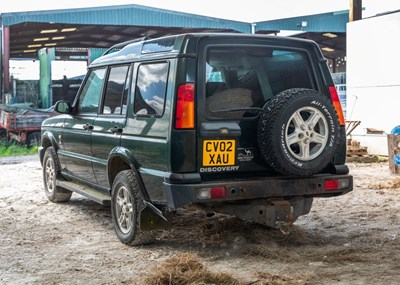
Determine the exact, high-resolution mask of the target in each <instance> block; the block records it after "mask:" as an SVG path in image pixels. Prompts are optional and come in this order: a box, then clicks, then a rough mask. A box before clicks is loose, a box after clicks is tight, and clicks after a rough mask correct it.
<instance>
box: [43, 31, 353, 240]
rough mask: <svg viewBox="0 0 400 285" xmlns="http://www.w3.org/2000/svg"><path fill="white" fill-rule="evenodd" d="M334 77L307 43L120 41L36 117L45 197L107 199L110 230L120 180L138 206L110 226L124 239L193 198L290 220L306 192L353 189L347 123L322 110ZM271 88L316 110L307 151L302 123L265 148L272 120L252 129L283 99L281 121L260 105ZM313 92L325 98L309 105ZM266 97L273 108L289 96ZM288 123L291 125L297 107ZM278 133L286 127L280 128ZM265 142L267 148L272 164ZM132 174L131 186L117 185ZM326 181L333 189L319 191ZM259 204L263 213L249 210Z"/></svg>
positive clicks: (198, 37)
mask: <svg viewBox="0 0 400 285" xmlns="http://www.w3.org/2000/svg"><path fill="white" fill-rule="evenodd" d="M264 65H265V66H268V68H264V67H263V66H264ZM266 77H268V78H269V81H268V80H265V78H266ZM267 81H268V82H267ZM223 85H224V88H225V87H226V85H230V89H229V90H230V91H226V89H224V90H219V88H221V86H223ZM332 86H334V85H333V82H332V79H331V77H330V74H329V71H328V69H327V66H326V62H325V60H324V59H323V57H322V54H321V52H320V51H319V48H318V46H317V45H316V44H315V43H313V42H311V41H305V40H294V39H285V38H278V37H268V36H255V35H238V34H185V35H178V36H169V37H164V38H160V39H152V40H142V41H138V42H132V43H130V44H126V43H125V45H124V47H115V48H114V49H111V50H110V51H109V52H108V53H107V54H105V55H104V56H102V57H100V58H99V59H97V60H96V61H95V62H93V63H92V64H91V65H90V66H89V69H88V74H87V76H86V77H85V80H84V82H83V83H82V86H81V88H80V90H79V92H78V94H77V97H76V100H75V101H74V102H73V103H70V102H65V101H61V102H58V103H57V104H56V107H55V109H56V111H58V112H60V113H61V114H60V115H58V116H54V117H51V118H49V119H47V120H45V121H44V122H43V124H42V139H41V147H40V149H39V155H40V159H41V161H42V163H43V165H44V181H45V188H46V189H47V190H46V191H47V192H46V193H47V194H48V196H49V198H50V199H51V200H54V201H55V202H62V201H66V200H68V199H69V197H70V194H68V195H69V197H67V196H68V195H67V194H66V195H65V197H64V199H63V198H60V199H57V198H54V197H55V196H54V193H53V192H54V190H55V192H56V193H57V192H60V193H61V192H63V193H64V192H66V193H68V192H70V191H74V192H78V193H80V194H83V195H85V196H87V197H89V198H91V199H93V200H95V201H97V202H99V203H103V204H109V203H111V205H112V206H113V203H115V208H116V209H117V210H115V211H117V212H116V213H117V214H115V215H117V216H116V219H117V221H116V222H115V223H116V224H115V227H116V228H118V227H119V226H120V228H121V224H118V217H120V216H118V215H119V214H118V213H120V212H118V211H119V210H121V209H122V210H121V211H122V212H123V213H125V212H124V211H125V210H127V209H128V208H124V207H122V206H121V205H122V204H118V202H117V199H118V195H117V194H115V199H114V198H113V197H114V196H113V191H114V192H115V191H117V190H116V189H117V188H118V187H119V186H118V185H122V186H121V187H122V188H121V189H125V188H132V189H133V190H132V191H131V190H129V191H130V192H129V191H128V192H129V193H130V194H129V195H128V198H129V199H128V201H131V202H132V201H133V200H135V199H138V201H139V202H140V203H139V202H138V203H139V204H140V205H141V206H140V207H139V206H138V207H139V208H140V209H137V210H138V214H137V215H134V214H132V217H133V219H134V220H135V219H136V220H135V221H134V226H132V227H131V228H129V227H128V226H127V230H126V231H124V226H122V228H121V230H120V231H119V232H118V229H116V230H117V235H118V237H119V238H120V240H121V241H122V242H125V243H129V244H135V243H136V241H138V235H137V233H138V231H141V230H143V231H147V230H148V229H153V228H158V226H162V224H163V223H164V222H165V221H166V220H168V218H167V216H168V215H166V213H168V212H173V211H176V210H177V209H178V208H180V207H183V206H187V205H191V204H194V205H197V206H199V207H201V208H203V209H204V210H206V212H214V211H215V212H223V213H229V214H235V215H237V216H239V217H241V218H243V219H248V220H252V221H255V222H260V223H263V224H266V225H269V226H277V225H279V223H292V222H293V221H294V220H295V219H297V217H298V216H300V215H303V214H306V213H308V211H309V210H310V207H311V204H312V198H313V197H331V196H337V195H341V194H344V193H347V192H349V191H351V190H352V177H351V176H350V175H348V168H347V166H346V165H345V156H346V151H345V128H344V125H343V124H342V123H341V122H338V118H337V115H336V114H335V112H338V109H332V108H333V105H335V104H334V103H333V104H332V106H331V97H330V93H329V92H330V89H329V88H330V87H332ZM248 90H251V92H250V91H248ZM286 90H289V91H290V90H291V91H290V92H287V91H286ZM285 92H286V93H285ZM267 93H268V94H269V93H270V94H269V95H268V94H267ZM281 93H283V95H284V96H285V98H286V99H285V100H286V101H287V102H291V101H293V100H292V99H291V98H295V97H296V94H302V95H301V96H303V95H304V98H305V99H304V100H305V101H307V100H308V99H307V98H308V97H309V98H311V99H310V102H311V104H314V105H311V106H308V105H307V104H308V103H302V102H299V103H297V104H300V105H299V106H303V105H301V104H306V105H305V107H301V108H300V107H296V106H297V105H296V106H295V107H293V108H292V109H296V108H298V110H300V111H298V112H297V111H295V113H296V112H297V113H298V114H300V113H305V112H309V113H310V114H316V115H315V117H316V119H315V125H316V126H315V127H314V125H313V129H312V130H311V127H310V130H311V133H310V140H311V141H312V140H315V142H314V143H313V146H312V148H309V149H308V148H307V149H306V147H307V146H305V144H307V143H308V141H305V140H304V141H301V142H300V138H301V139H302V136H303V134H306V135H308V134H309V133H308V132H307V133H301V134H300V132H302V131H301V130H300V127H302V126H297V127H298V129H299V130H298V132H299V135H298V137H299V138H298V139H297V140H298V141H296V142H294V143H293V144H292V143H291V142H290V138H289V136H288V137H282V141H283V142H284V141H286V142H289V145H288V147H286V148H285V147H283V148H280V147H279V146H275V149H276V150H274V147H271V148H270V147H269V146H265V143H261V142H260V141H261V140H264V139H263V138H264V137H267V138H271V141H270V143H271V144H277V145H279V141H278V140H277V142H276V143H275V138H274V137H276V138H278V135H277V136H275V135H271V133H269V132H271V131H276V132H277V133H276V134H279V132H278V131H277V130H274V129H276V128H277V127H272V126H271V127H270V126H267V127H265V126H260V124H261V123H260V121H261V119H262V118H264V117H267V118H266V119H265V121H267V122H271V123H273V124H279V120H285V119H284V118H286V117H287V116H288V112H289V111H290V110H291V109H290V108H288V110H289V111H288V110H282V111H281V112H280V114H281V116H282V118H283V119H279V120H278V119H277V120H275V119H274V118H273V119H271V118H269V117H268V116H269V115H268V113H269V111H266V110H267V108H268V106H267V105H266V104H267V103H268V102H272V101H274V100H273V98H278V97H277V96H278V94H281ZM210 94H211V95H210ZM214 94H223V95H224V96H225V95H226V94H228V96H230V97H228V98H230V99H228V100H227V101H226V102H225V101H222V102H221V101H219V100H218V99H213V98H211V97H216V96H214ZM260 94H261V95H260ZM257 96H258V97H257ZM279 96H281V95H279ZM319 97H324V99H321V102H318V103H315V102H316V101H317V100H315V98H316V99H318V98H319ZM260 98H261V99H260ZM313 98H314V99H313ZM306 99H307V100H306ZM275 101H277V102H275V103H274V104H275V106H276V108H282V109H283V108H286V106H285V105H290V104H286V103H285V104H282V103H279V102H278V101H279V100H277V99H276V100H275ZM305 101H304V102H305ZM249 102H250V103H249ZM307 102H308V101H307ZM326 102H327V103H326ZM321 104H322V105H324V104H325V105H330V106H329V108H328V109H327V108H325V107H324V106H323V107H319V105H321ZM281 105H282V106H281ZM335 107H336V106H335ZM332 110H333V111H332ZM297 113H296V114H297ZM261 114H265V116H264V115H261ZM326 114H327V115H326ZM289 115H290V114H289ZM263 116H264V117H263ZM285 116H286V117H285ZM310 116H311V115H310ZM289 117H290V116H289ZM289 117H288V118H289ZM287 120H288V119H286V121H287ZM300 120H301V119H300ZM303 120H304V122H308V121H310V120H311V119H308V117H304V118H303ZM339 120H340V116H339ZM289 121H291V122H292V124H293V122H294V125H295V127H296V124H297V123H296V117H295V116H292V117H290V118H289ZM297 121H299V119H297ZM330 121H331V122H330ZM297 127H296V128H297ZM285 130H286V132H289V133H290V135H293V133H292V131H291V130H290V128H289V127H286V129H285ZM285 130H283V131H282V134H283V133H284V132H285ZM296 132H297V131H296ZM296 134H297V133H296ZM313 135H315V137H313ZM317 136H319V137H320V138H318V140H317V138H316V137H317ZM267 141H269V140H268V139H267ZM283 144H284V143H283ZM299 146H301V147H299ZM299 148H300V150H299ZM301 148H303V149H304V150H303V151H302V150H301ZM49 149H51V151H49ZM270 149H271V152H272V153H275V156H276V157H275V161H272V162H269V161H268V157H269V156H270V153H269V152H270ZM46 151H47V152H48V154H47V155H46ZM325 153H326V154H325ZM286 156H287V157H286ZM46 159H47V160H48V161H50V162H49V163H47V164H46V161H47V160H46ZM52 161H55V165H56V166H55V169H54V170H55V172H56V174H55V175H53V176H52V174H51V173H53V172H54V171H53V170H52V168H51V167H52V163H51V162H52ZM281 161H282V163H280V162H281ZM53 164H54V163H53ZM286 164H287V165H289V167H288V168H286V166H285V165H286ZM47 166H49V167H47ZM46 169H47V170H46ZM121 177H125V178H126V179H125V180H124V179H123V178H121ZM128 178H129V179H128ZM132 179H133V180H134V187H133V186H132V187H130V186H129V185H126V184H129V183H130V182H126V181H131V180H132ZM124 181H125V182H124ZM327 181H328V182H327ZM329 181H336V182H335V183H336V184H338V186H337V187H336V188H334V189H327V188H330V187H331V186H330V184H329ZM52 183H54V184H52ZM118 183H120V184H118ZM124 183H125V184H124ZM131 184H132V183H131ZM326 185H328V186H326ZM118 189H120V188H118ZM135 191H137V192H138V197H136V196H135V195H136V194H132V193H136V192H135ZM131 192H132V193H131ZM118 193H119V192H118ZM121 193H123V192H121ZM121 195H122V194H121ZM122 196H123V195H122ZM122 196H121V197H122ZM60 197H61V196H60ZM124 197H125V196H124ZM114 200H115V201H114ZM124 201H125V200H124ZM135 201H136V200H135ZM131 204H132V205H133V208H134V206H135V205H136V204H134V203H133V202H132V203H131ZM139 204H137V205H139ZM131 208H132V207H131ZM131 208H129V209H130V211H131V212H132V213H133V212H135V211H133V210H132V209H131ZM118 209H119V210H118ZM129 209H128V210H129ZM261 209H262V210H261ZM113 211H114V210H113ZM261 212H263V214H262V215H261V217H259V216H257V215H259V214H257V215H256V214H254V213H261ZM293 212H294V213H295V214H293V215H291V214H290V213H293ZM113 213H114V212H113ZM113 215H114V214H113ZM289 216H290V217H289ZM121 219H123V217H122V218H121ZM128 220H130V218H129V219H128ZM136 223H137V224H138V226H135V225H136ZM139 243H143V241H138V244H139Z"/></svg>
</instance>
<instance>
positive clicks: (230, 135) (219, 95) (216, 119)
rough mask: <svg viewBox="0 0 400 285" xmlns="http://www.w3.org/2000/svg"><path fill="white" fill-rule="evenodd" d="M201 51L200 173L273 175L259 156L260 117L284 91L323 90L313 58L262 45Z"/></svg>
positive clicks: (237, 42) (221, 43)
mask: <svg viewBox="0 0 400 285" xmlns="http://www.w3.org/2000/svg"><path fill="white" fill-rule="evenodd" d="M200 46H201V47H202V48H203V49H204V50H205V52H204V53H203V57H200V59H199V60H200V62H199V78H198V80H199V82H200V84H198V86H199V88H198V90H197V92H198V93H197V97H198V106H197V108H198V112H197V113H198V128H199V129H200V133H199V138H198V153H199V157H198V163H199V165H198V167H199V171H200V172H201V173H203V174H223V173H243V172H250V171H251V172H254V171H263V172H264V171H267V170H268V171H269V168H268V167H267V166H266V164H265V162H264V160H263V159H262V157H261V156H260V153H259V151H258V143H257V123H258V115H259V113H260V110H262V107H263V106H264V104H265V102H267V101H268V100H270V99H271V98H272V97H273V96H275V95H277V94H279V93H280V92H282V91H284V90H287V89H290V88H309V89H316V88H317V86H316V83H315V80H314V79H313V78H314V75H313V71H312V68H311V65H310V63H309V62H310V61H309V55H308V53H307V52H306V50H301V49H299V48H292V49H291V48H283V47H274V46H272V45H270V44H265V42H263V41H262V40H259V39H258V40H256V41H254V42H253V43H251V41H243V40H241V39H231V41H229V40H227V39H224V40H218V39H217V40H212V39H211V40H208V41H207V42H206V43H204V41H203V44H202V45H200Z"/></svg>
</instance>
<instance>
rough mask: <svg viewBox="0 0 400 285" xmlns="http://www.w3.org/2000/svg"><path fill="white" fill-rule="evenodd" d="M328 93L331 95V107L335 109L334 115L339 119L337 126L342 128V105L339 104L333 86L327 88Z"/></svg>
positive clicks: (343, 121) (343, 122)
mask: <svg viewBox="0 0 400 285" xmlns="http://www.w3.org/2000/svg"><path fill="white" fill-rule="evenodd" d="M329 93H330V94H331V99H332V103H333V107H334V108H335V110H336V113H337V115H338V118H339V124H340V125H341V126H344V125H345V123H346V122H345V120H344V115H343V110H342V105H341V104H340V100H339V95H338V93H337V91H336V87H335V86H329Z"/></svg>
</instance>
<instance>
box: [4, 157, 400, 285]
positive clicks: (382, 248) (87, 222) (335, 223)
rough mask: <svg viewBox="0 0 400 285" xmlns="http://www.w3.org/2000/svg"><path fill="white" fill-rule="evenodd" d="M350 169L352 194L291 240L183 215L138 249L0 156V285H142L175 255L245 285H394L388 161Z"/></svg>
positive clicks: (330, 202) (104, 215) (315, 213)
mask: <svg viewBox="0 0 400 285" xmlns="http://www.w3.org/2000/svg"><path fill="white" fill-rule="evenodd" d="M349 166H350V168H351V172H352V174H353V175H354V177H355V183H354V186H355V189H354V191H353V192H352V193H349V194H347V195H344V196H342V197H336V198H329V199H316V200H314V205H313V208H312V211H311V213H310V214H308V215H307V216H304V217H300V218H299V220H298V221H297V222H296V225H295V226H293V229H292V232H291V234H290V235H288V236H284V235H282V234H281V233H280V232H279V231H278V230H274V229H269V228H266V227H263V226H260V225H254V224H249V223H246V222H243V221H240V220H238V219H236V218H233V217H228V216H224V215H216V216H214V217H212V218H205V217H204V215H203V214H202V213H199V212H194V211H189V210H181V211H179V212H178V213H177V215H176V217H175V220H174V222H173V228H172V229H171V230H168V231H163V232H161V233H160V235H159V239H158V240H157V242H156V243H155V244H153V245H150V246H145V247H136V248H135V247H128V246H125V245H123V244H122V243H120V242H119V241H118V239H117V237H116V236H115V233H114V230H113V226H112V222H111V214H110V209H109V208H107V207H103V206H101V205H98V204H96V203H94V202H91V201H89V200H87V199H86V198H83V197H81V196H79V195H77V194H74V195H73V196H72V198H71V201H70V202H68V203H65V204H53V203H51V202H48V201H47V199H46V197H45V194H44V190H43V185H42V173H41V166H40V163H39V161H38V159H37V157H36V156H28V157H20V158H0V284H85V285H89V284H143V281H142V280H143V278H145V277H146V275H148V274H149V272H152V271H153V270H154V269H155V268H156V267H157V266H159V265H160V264H161V263H162V262H163V261H165V260H167V259H169V258H171V257H173V256H176V255H179V254H182V253H193V254H195V255H196V256H197V257H198V259H199V260H200V261H201V262H202V263H203V264H204V265H205V266H206V267H207V268H208V269H209V270H211V271H214V272H226V273H228V274H230V275H231V276H233V277H235V278H237V279H239V280H241V282H242V283H243V284H399V283H398V282H399V281H398V279H399V277H400V228H399V226H400V214H399V211H400V189H399V188H394V189H389V187H390V183H388V182H391V181H394V180H395V179H396V178H397V176H395V175H392V174H390V173H389V167H388V164H387V163H374V164H361V163H357V164H356V163H351V164H349ZM379 185H380V186H379ZM378 188H382V189H378ZM267 277H268V278H269V279H268V280H270V281H271V280H272V282H271V283H268V282H267V281H266V280H267ZM270 281H269V282H270Z"/></svg>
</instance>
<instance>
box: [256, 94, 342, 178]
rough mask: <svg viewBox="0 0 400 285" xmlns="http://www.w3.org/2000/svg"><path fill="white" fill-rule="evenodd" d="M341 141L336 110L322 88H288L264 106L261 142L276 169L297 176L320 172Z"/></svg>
mask: <svg viewBox="0 0 400 285" xmlns="http://www.w3.org/2000/svg"><path fill="white" fill-rule="evenodd" d="M338 143H339V123H338V119H337V114H336V112H335V109H334V108H333V106H332V103H331V101H330V100H329V99H328V98H327V97H325V96H324V95H322V94H320V93H319V92H317V91H315V90H309V89H289V90H286V91H283V92H281V93H280V94H278V95H277V96H275V97H274V98H273V99H272V100H270V101H269V102H267V103H266V105H265V106H264V110H263V113H262V114H261V116H260V120H259V123H258V144H259V148H260V152H261V154H262V156H263V157H264V159H265V161H266V162H267V163H268V164H269V165H270V166H271V167H272V168H274V169H275V170H276V171H278V172H280V173H282V174H285V175H297V176H309V175H313V174H316V173H319V172H321V171H322V170H323V169H324V168H325V167H326V166H327V165H328V163H329V162H331V161H332V159H333V157H334V155H335V151H336V148H337V145H338Z"/></svg>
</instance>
